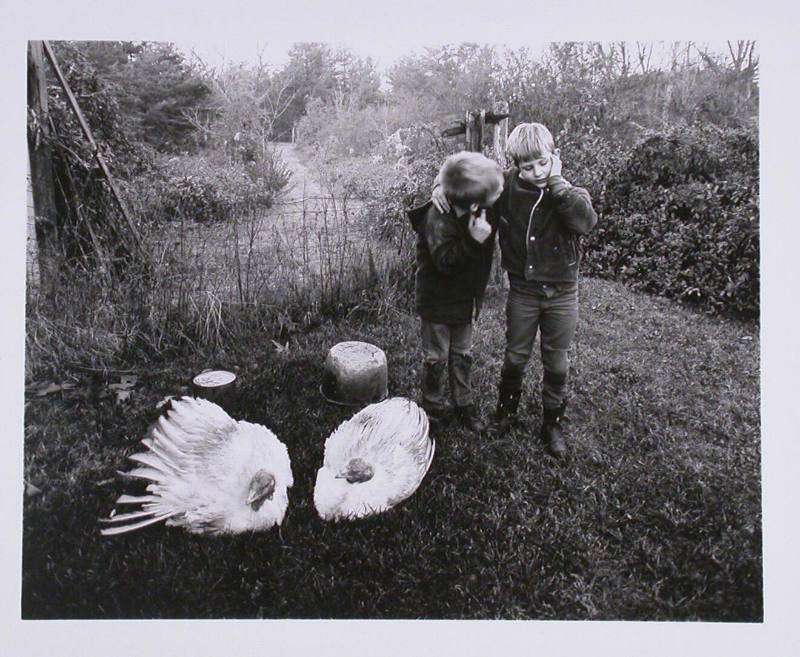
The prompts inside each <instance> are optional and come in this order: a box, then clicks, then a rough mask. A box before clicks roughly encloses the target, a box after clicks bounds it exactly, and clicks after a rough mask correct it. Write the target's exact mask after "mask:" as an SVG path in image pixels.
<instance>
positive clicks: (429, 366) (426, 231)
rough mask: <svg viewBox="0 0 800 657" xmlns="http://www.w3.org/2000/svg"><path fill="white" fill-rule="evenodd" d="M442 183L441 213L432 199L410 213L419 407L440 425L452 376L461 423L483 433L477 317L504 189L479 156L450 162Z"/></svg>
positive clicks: (491, 165) (494, 167)
mask: <svg viewBox="0 0 800 657" xmlns="http://www.w3.org/2000/svg"><path fill="white" fill-rule="evenodd" d="M437 180H439V181H440V185H441V189H442V193H443V195H444V196H445V198H447V199H448V208H447V210H446V211H444V212H440V211H439V210H437V209H436V207H434V205H433V204H432V203H431V202H430V201H429V202H428V203H426V204H425V205H423V206H421V207H418V208H415V209H413V210H411V211H409V213H408V216H409V219H410V221H411V225H412V227H413V228H414V231H415V232H416V233H417V269H416V281H415V292H416V294H415V297H416V310H417V312H418V313H419V315H420V317H421V319H422V323H421V333H422V351H423V366H422V367H423V373H422V407H423V408H424V409H425V411H426V412H427V413H428V417H429V418H430V420H431V422H432V424H433V427H434V429H435V428H436V427H437V426H438V425H439V424H441V420H442V419H443V415H444V412H445V409H446V407H447V397H448V395H447V394H446V391H445V380H446V379H447V378H449V384H450V395H449V396H450V399H451V401H452V405H453V407H454V410H455V415H456V418H457V419H458V420H459V421H460V422H461V423H462V424H463V425H464V426H466V427H467V428H469V429H470V430H472V431H475V432H480V431H482V430H484V429H485V428H486V427H485V425H484V424H483V423H482V422H481V421H480V418H479V414H478V412H477V409H476V408H475V405H474V403H473V399H472V387H471V382H470V371H471V367H472V356H471V349H472V319H473V316H474V317H477V315H478V313H479V311H480V306H481V303H482V301H483V295H484V292H485V290H486V284H487V283H488V281H489V272H490V269H491V263H492V252H493V248H494V235H495V231H494V229H493V228H492V226H491V224H490V223H489V221H488V219H487V216H486V209H487V208H490V207H492V205H494V203H495V202H496V201H497V199H498V198H499V197H500V193H501V191H502V189H503V172H502V170H501V168H500V166H499V165H498V164H497V163H496V162H494V161H492V160H490V159H489V158H487V157H484V156H483V155H481V154H479V153H471V152H467V151H462V152H460V153H456V154H455V155H451V156H450V157H448V158H447V159H446V160H445V162H444V164H443V165H442V168H441V170H440V171H439V176H438V177H437Z"/></svg>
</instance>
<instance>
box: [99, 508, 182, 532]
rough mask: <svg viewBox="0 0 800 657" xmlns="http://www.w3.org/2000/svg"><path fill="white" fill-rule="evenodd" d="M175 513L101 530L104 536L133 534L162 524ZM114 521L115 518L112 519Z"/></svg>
mask: <svg viewBox="0 0 800 657" xmlns="http://www.w3.org/2000/svg"><path fill="white" fill-rule="evenodd" d="M174 515H175V514H174V513H163V514H160V515H157V516H153V517H152V518H148V519H147V520H142V521H141V522H134V523H132V524H130V525H121V526H119V527H107V528H106V529H101V530H100V533H101V534H102V535H103V536H115V535H116V534H125V533H127V532H132V531H134V530H136V529H141V528H142V527H147V526H148V525H154V524H155V523H157V522H161V521H162V520H166V519H167V518H170V517H171V516H174ZM111 520H113V518H112V519H111Z"/></svg>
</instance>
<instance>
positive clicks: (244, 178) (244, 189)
mask: <svg viewBox="0 0 800 657" xmlns="http://www.w3.org/2000/svg"><path fill="white" fill-rule="evenodd" d="M290 175H291V174H290V173H289V171H288V170H287V169H286V167H285V165H284V164H283V162H282V161H281V160H280V157H279V156H278V155H275V156H273V157H266V158H263V159H261V160H260V161H251V162H246V163H241V162H227V163H224V164H220V163H217V162H216V161H215V160H214V159H213V158H210V157H207V156H204V155H182V156H175V157H172V158H169V159H166V160H163V161H162V162H161V163H160V164H159V165H157V166H155V167H154V168H153V170H152V172H150V173H148V174H146V175H145V176H142V177H140V178H138V179H137V180H136V181H134V183H133V184H132V188H131V190H130V191H131V194H132V195H133V196H134V197H135V202H136V203H137V204H138V206H139V208H140V215H141V216H142V217H143V218H146V219H148V220H151V221H153V220H162V221H165V220H171V219H176V218H179V217H186V218H189V219H192V220H194V221H200V222H202V221H222V220H226V219H229V218H230V217H231V216H233V215H234V214H235V213H237V212H242V211H245V210H247V209H251V208H255V207H270V206H271V205H272V202H273V201H274V200H275V197H276V196H277V195H278V194H279V193H280V192H281V191H282V190H283V189H284V188H285V187H286V185H287V184H288V182H289V177H290Z"/></svg>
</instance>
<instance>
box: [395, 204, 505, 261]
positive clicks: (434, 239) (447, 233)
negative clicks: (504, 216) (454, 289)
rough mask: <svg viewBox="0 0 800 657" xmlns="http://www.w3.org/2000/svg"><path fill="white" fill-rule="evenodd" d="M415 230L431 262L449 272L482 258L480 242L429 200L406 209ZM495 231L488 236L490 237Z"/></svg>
mask: <svg viewBox="0 0 800 657" xmlns="http://www.w3.org/2000/svg"><path fill="white" fill-rule="evenodd" d="M408 218H409V220H410V221H411V225H412V227H413V228H414V230H415V231H416V232H417V233H418V234H419V235H420V237H421V238H422V239H423V240H424V241H425V245H426V246H427V247H428V253H430V256H431V260H432V261H433V264H434V266H435V267H436V269H438V270H439V271H440V272H442V273H443V274H445V275H447V276H449V275H452V274H454V273H455V272H456V271H458V270H459V269H460V268H464V267H469V266H471V265H472V264H474V263H475V262H476V261H479V260H480V258H481V244H480V243H479V242H476V241H475V240H474V239H472V237H471V236H470V234H469V233H468V232H466V231H464V230H463V229H461V228H460V227H459V226H458V224H457V223H456V222H455V221H453V220H452V218H451V217H450V216H449V215H447V214H442V213H440V212H439V211H438V210H436V208H435V207H434V206H433V203H431V202H430V201H429V202H428V203H426V204H425V205H422V206H420V207H418V208H413V209H412V210H409V211H408ZM493 238H494V234H492V237H491V238H489V239H493Z"/></svg>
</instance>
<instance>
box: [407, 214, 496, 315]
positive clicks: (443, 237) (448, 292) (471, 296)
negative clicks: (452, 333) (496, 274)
mask: <svg viewBox="0 0 800 657" xmlns="http://www.w3.org/2000/svg"><path fill="white" fill-rule="evenodd" d="M408 218H409V220H410V221H411V226H412V228H413V229H414V231H415V232H416V233H417V269H416V281H415V301H416V310H417V312H418V313H419V315H420V317H422V319H424V320H426V321H429V322H436V323H438V324H467V323H469V322H471V321H472V318H473V311H474V315H475V317H477V315H478V312H480V307H481V303H482V301H483V295H484V292H485V291H486V284H487V283H488V282H489V273H490V270H491V266H492V253H493V250H494V238H495V231H493V232H492V234H491V235H490V236H489V237H488V238H487V239H486V241H485V242H484V243H483V244H481V243H480V242H477V241H475V240H474V239H473V238H472V236H471V235H470V234H469V230H468V229H467V224H468V223H469V219H470V215H469V213H467V214H466V215H464V216H463V217H458V216H456V214H455V211H454V210H453V209H452V208H451V210H450V212H448V213H446V214H442V213H441V212H439V211H438V210H437V209H436V208H435V207H434V205H433V203H431V202H430V201H428V202H427V203H425V205H422V206H420V207H417V208H414V209H412V210H409V211H408ZM487 220H488V221H489V223H492V224H493V225H494V224H495V223H496V219H495V218H494V217H493V216H492V213H491V211H489V216H487Z"/></svg>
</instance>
